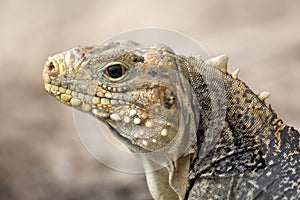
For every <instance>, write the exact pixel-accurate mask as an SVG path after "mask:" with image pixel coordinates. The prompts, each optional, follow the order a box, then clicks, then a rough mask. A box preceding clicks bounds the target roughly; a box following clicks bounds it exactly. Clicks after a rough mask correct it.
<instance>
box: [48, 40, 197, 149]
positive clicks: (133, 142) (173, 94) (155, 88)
mask: <svg viewBox="0 0 300 200" xmlns="http://www.w3.org/2000/svg"><path fill="white" fill-rule="evenodd" d="M176 62H177V60H176V57H175V54H174V53H173V51H172V50H171V49H170V48H168V47H166V46H163V45H157V46H153V47H147V48H145V47H141V45H139V44H137V43H134V42H131V41H129V42H128V41H117V42H112V43H109V44H107V45H101V46H85V47H77V48H73V49H70V50H68V51H64V52H62V53H59V54H56V55H54V56H51V57H49V59H48V60H47V62H46V64H45V67H44V71H43V80H44V82H45V88H46V90H47V91H48V92H49V93H50V94H52V95H53V96H55V97H56V98H57V99H58V100H59V101H61V102H63V103H64V104H66V105H69V106H72V107H74V108H76V109H79V110H81V111H84V112H88V113H90V114H92V115H94V116H95V117H96V118H98V119H100V120H101V121H103V122H105V123H107V124H108V125H109V126H110V127H112V130H113V132H114V134H115V135H116V136H117V137H118V138H119V139H121V141H122V142H124V143H125V144H127V146H128V147H129V148H130V149H131V150H132V151H134V152H155V151H158V150H162V149H164V148H166V147H167V146H168V147H167V148H168V150H169V149H172V148H173V149H179V148H178V147H179V146H180V145H182V144H183V143H184V145H183V146H184V147H183V148H184V150H183V151H185V150H186V148H187V146H186V144H187V143H188V142H187V141H185V142H183V140H185V139H187V140H189V137H187V136H185V137H183V134H184V132H195V131H196V130H197V129H196V127H194V125H190V126H187V124H188V123H190V124H197V123H195V121H197V119H195V116H194V115H195V114H194V112H193V111H192V109H193V107H194V109H195V107H196V106H195V102H191V99H193V98H191V96H192V90H191V89H190V87H189V84H188V81H186V80H184V77H183V75H182V74H180V73H179V72H178V69H177V65H176ZM183 138H185V139H183ZM168 150H167V151H168Z"/></svg>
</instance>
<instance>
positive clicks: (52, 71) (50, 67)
mask: <svg viewBox="0 0 300 200" xmlns="http://www.w3.org/2000/svg"><path fill="white" fill-rule="evenodd" d="M58 74H59V69H58V66H56V65H55V64H54V63H53V62H52V61H47V62H46V64H45V67H44V70H43V80H44V82H45V83H49V82H50V77H56V76H57V75H58Z"/></svg>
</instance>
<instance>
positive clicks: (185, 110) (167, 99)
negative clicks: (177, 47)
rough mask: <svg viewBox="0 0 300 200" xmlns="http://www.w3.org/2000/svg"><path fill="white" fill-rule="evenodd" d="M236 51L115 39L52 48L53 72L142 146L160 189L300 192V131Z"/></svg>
mask: <svg viewBox="0 0 300 200" xmlns="http://www.w3.org/2000/svg"><path fill="white" fill-rule="evenodd" d="M227 61H228V58H227V57H226V56H219V57H216V58H212V59H209V60H206V61H204V60H202V59H198V58H195V57H186V56H183V55H177V54H176V53H175V52H173V50H171V49H170V48H169V47H167V46H164V45H155V46H151V47H144V46H141V45H140V44H137V43H135V42H132V41H115V42H112V43H109V44H106V45H96V46H85V47H76V48H72V49H70V50H67V51H64V52H62V53H59V54H56V55H54V56H51V57H49V59H48V61H47V62H46V64H45V67H44V71H43V80H44V82H45V88H46V90H47V91H48V92H49V93H50V94H52V95H53V96H55V97H56V98H57V99H58V100H59V101H61V102H63V103H64V104H66V105H69V106H72V107H75V108H76V109H79V110H81V111H84V112H87V113H90V114H92V115H93V116H95V117H96V118H98V119H99V120H101V121H103V122H105V123H107V125H108V126H109V127H111V130H112V132H113V134H114V135H115V136H116V137H117V138H118V139H119V140H120V141H122V142H123V143H124V144H126V145H127V147H128V148H129V149H130V150H131V151H132V152H133V153H139V155H141V159H142V160H143V164H144V167H145V169H146V171H147V172H146V178H147V183H148V187H149V190H150V193H151V195H152V197H153V198H154V199H299V195H300V177H299V162H300V161H299V160H300V155H299V151H300V148H299V132H298V131H297V130H295V129H294V128H293V127H291V126H287V125H286V124H284V123H283V122H282V120H281V119H279V118H278V117H277V115H276V113H275V112H274V111H273V110H272V108H271V106H270V105H268V104H267V103H265V101H264V100H265V99H266V98H267V97H268V96H269V93H267V92H262V93H260V94H258V95H256V94H255V93H254V92H252V91H251V90H250V89H249V88H248V86H246V85H245V83H243V82H242V81H241V80H239V78H238V73H239V70H236V71H235V72H233V73H232V74H228V73H227ZM151 169H156V170H153V171H151Z"/></svg>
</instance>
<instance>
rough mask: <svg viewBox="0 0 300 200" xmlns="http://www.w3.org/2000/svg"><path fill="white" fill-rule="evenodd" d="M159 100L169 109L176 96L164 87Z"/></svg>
mask: <svg viewBox="0 0 300 200" xmlns="http://www.w3.org/2000/svg"><path fill="white" fill-rule="evenodd" d="M161 101H162V102H164V107H165V108H166V109H171V108H172V107H174V104H175V101H176V96H175V95H174V93H173V92H172V91H171V90H169V89H168V88H166V89H165V90H164V91H162V93H161Z"/></svg>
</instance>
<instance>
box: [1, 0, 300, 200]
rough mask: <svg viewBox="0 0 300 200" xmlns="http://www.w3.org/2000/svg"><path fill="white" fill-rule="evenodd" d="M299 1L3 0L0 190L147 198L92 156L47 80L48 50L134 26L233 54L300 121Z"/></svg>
mask: <svg viewBox="0 0 300 200" xmlns="http://www.w3.org/2000/svg"><path fill="white" fill-rule="evenodd" d="M283 2H284V3H283ZM299 11H300V2H299V1H297V0H294V1H292V0H291V1H282V0H272V1H271V0H270V1H267V0H255V1H254V0H253V1H238V0H236V1H235V0H228V1H216V0H211V1H196V0H190V1H176V0H172V1H154V0H152V1H139V0H135V1H115V0H111V1H90V0H86V1H79V0H72V1H59V0H52V1H39V0H27V1H21V0H20V1H14V0H7V1H3V0H2V1H0V25H1V26H0V44H1V48H0V66H1V71H0V113H1V115H0V123H1V124H0V199H7V200H9V199H23V200H27V199H30V200H35V199H111V200H113V199H150V197H149V194H148V192H147V189H146V185H145V181H144V177H143V176H142V175H133V174H125V173H121V172H118V171H115V170H112V169H110V168H108V167H105V166H104V165H102V164H100V163H99V162H97V161H96V160H95V159H93V158H92V156H91V155H90V154H89V153H88V152H87V151H86V150H85V149H84V147H83V145H82V144H81V143H80V140H79V138H78V136H77V134H76V131H75V128H74V123H73V118H72V111H71V109H70V108H67V107H66V106H64V105H62V104H60V103H59V102H57V101H55V100H54V99H53V98H51V97H50V96H49V95H48V94H46V92H45V91H44V89H43V83H42V80H41V73H42V67H43V64H44V62H45V60H46V59H47V57H48V56H49V55H52V54H54V53H57V52H60V51H62V50H65V49H68V48H71V47H74V46H77V45H86V44H96V43H99V42H101V41H103V40H105V39H107V38H109V37H110V36H112V35H115V34H118V33H119V32H123V31H127V30H131V29H134V28H140V27H145V26H147V27H149V26H154V27H160V28H168V29H174V30H177V31H179V32H182V33H184V34H186V35H187V36H189V37H192V38H193V39H194V40H195V41H197V42H198V43H199V44H201V45H202V46H203V47H204V48H205V49H206V51H207V52H208V53H209V54H210V55H211V56H216V55H218V54H221V53H225V54H227V55H228V56H229V57H230V65H229V66H230V67H229V71H233V70H234V69H235V68H236V67H240V69H241V75H240V77H241V79H242V80H244V81H245V82H247V83H248V85H249V86H250V87H251V88H252V89H253V90H254V91H256V92H260V91H263V90H268V91H270V92H271V93H272V96H271V98H270V99H269V100H268V102H270V103H271V104H272V106H273V108H274V109H275V110H276V111H277V113H278V114H279V116H281V117H282V118H283V119H284V121H286V122H288V123H289V124H291V125H294V126H296V127H300V121H299V120H298V115H299V112H300V106H299V97H300V91H299V87H300V12H299ZM99 145H101V144H100V143H99ZM108 153H109V152H108Z"/></svg>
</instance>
